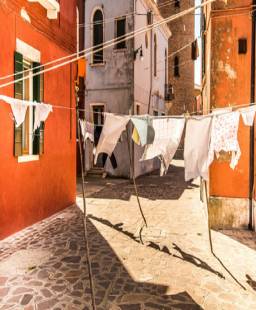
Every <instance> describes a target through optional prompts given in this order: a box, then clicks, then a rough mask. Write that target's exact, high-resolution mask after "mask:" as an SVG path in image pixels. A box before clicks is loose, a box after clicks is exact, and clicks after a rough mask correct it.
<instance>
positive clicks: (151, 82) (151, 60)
mask: <svg viewBox="0 0 256 310" xmlns="http://www.w3.org/2000/svg"><path fill="white" fill-rule="evenodd" d="M151 14H152V16H151V18H152V20H151V25H150V90H149V98H148V114H150V107H151V95H152V84H153V76H152V75H153V68H152V66H153V59H152V57H153V29H152V22H153V12H152V11H151Z"/></svg>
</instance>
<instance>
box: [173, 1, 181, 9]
mask: <svg viewBox="0 0 256 310" xmlns="http://www.w3.org/2000/svg"><path fill="white" fill-rule="evenodd" d="M174 6H175V7H176V8H180V0H175V2H174Z"/></svg>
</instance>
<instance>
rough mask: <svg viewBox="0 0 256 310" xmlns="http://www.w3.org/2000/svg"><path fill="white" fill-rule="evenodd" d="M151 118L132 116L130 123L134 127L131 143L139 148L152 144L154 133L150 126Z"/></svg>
mask: <svg viewBox="0 0 256 310" xmlns="http://www.w3.org/2000/svg"><path fill="white" fill-rule="evenodd" d="M152 120H153V118H152V117H151V116H148V115H146V116H133V117H132V118H131V121H132V123H133V125H134V130H133V134H132V138H133V141H134V142H135V143H137V144H140V145H141V146H145V145H146V144H152V143H153V141H154V138H155V131H154V128H153V125H152Z"/></svg>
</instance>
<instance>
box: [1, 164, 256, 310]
mask: <svg viewBox="0 0 256 310" xmlns="http://www.w3.org/2000/svg"><path fill="white" fill-rule="evenodd" d="M86 181H87V188H88V192H87V209H88V213H89V216H88V221H87V226H88V231H89V246H90V254H91V262H92V271H93V279H94V288H95V294H96V304H97V310H137V309H138V310H165V309H168V310H169V309H175V310H176V309H188V310H190V309H192V310H193V309H209V310H212V309H220V310H222V309H223V310H226V309H232V310H233V309H234V310H236V309H241V310H242V309H243V310H247V309H256V291H255V290H256V282H255V281H256V265H255V262H256V252H255V249H253V248H249V247H248V246H246V245H243V244H242V243H241V242H238V241H237V240H234V239H233V238H230V237H229V236H227V235H225V234H223V233H221V232H214V231H212V237H213V245H214V252H215V254H216V256H217V258H219V259H220V261H219V260H218V259H217V258H216V257H214V256H213V255H212V254H211V252H210V247H209V240H208V230H207V220H206V212H205V209H204V206H203V205H202V204H200V202H199V188H198V184H197V183H185V182H184V169H183V168H182V166H181V163H180V162H177V163H176V165H175V166H173V167H172V168H171V170H170V173H169V174H168V175H167V176H165V177H163V178H159V177H158V176H157V175H153V176H147V177H144V178H140V179H139V180H138V185H139V186H138V188H139V194H140V197H141V203H142V208H143V210H144V212H145V216H146V219H147V222H148V228H146V227H143V222H142V219H141V216H140V213H139V210H138V206H137V201H136V197H135V196H134V189H133V187H132V186H131V184H130V182H129V181H123V180H122V181H120V180H118V181H117V182H115V180H113V179H111V180H110V181H109V182H108V180H107V181H106V182H105V181H104V182H105V183H103V181H102V182H101V183H100V186H99V185H98V184H97V182H96V180H93V182H90V179H87V180H86ZM78 196H79V197H78V200H77V201H78V206H73V207H70V208H67V209H66V210H64V211H62V212H60V213H58V214H56V215H54V216H52V217H50V218H48V219H46V220H44V221H42V222H40V223H38V224H36V225H33V226H31V227H29V228H27V229H25V230H23V231H21V232H19V233H17V234H15V235H13V236H11V237H9V238H7V239H5V240H3V241H1V242H0V310H4V309H15V310H16V309H25V310H33V309H35V310H36V309H39V310H44V309H54V310H57V309H74V310H75V309H91V306H90V286H89V279H88V270H87V264H86V252H85V240H84V231H83V214H82V212H81V210H82V204H81V202H82V201H81V195H78ZM142 227H143V229H142V231H141V228H142ZM141 241H142V242H143V243H142V242H141ZM38 254H40V255H38ZM220 262H221V263H222V264H221V263H220ZM223 266H224V267H225V268H224V267H223ZM228 271H229V272H230V273H229V272H228ZM231 275H232V276H233V277H235V279H236V280H237V281H238V282H239V283H240V285H242V286H244V287H245V289H246V290H244V289H243V288H242V287H241V286H240V285H239V284H238V283H237V282H235V280H234V278H232V276H231Z"/></svg>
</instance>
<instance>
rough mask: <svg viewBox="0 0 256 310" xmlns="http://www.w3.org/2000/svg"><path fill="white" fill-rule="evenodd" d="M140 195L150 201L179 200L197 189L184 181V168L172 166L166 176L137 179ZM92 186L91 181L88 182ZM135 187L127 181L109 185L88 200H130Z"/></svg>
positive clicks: (153, 175)
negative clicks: (188, 192)
mask: <svg viewBox="0 0 256 310" xmlns="http://www.w3.org/2000/svg"><path fill="white" fill-rule="evenodd" d="M136 183H137V187H138V194H139V196H140V197H143V198H146V199H150V200H158V199H159V200H177V199H179V198H180V197H181V195H182V194H183V192H184V191H185V190H186V189H192V188H197V187H198V185H195V184H193V183H191V182H185V180H184V167H178V166H171V167H170V169H169V172H168V174H167V175H166V176H163V177H160V176H159V174H156V173H154V174H150V175H145V176H142V177H139V178H137V180H136ZM88 184H90V179H89V180H88ZM134 195H135V192H134V187H133V185H132V184H131V183H130V182H129V181H127V182H124V183H117V184H113V183H111V184H107V185H106V186H105V187H104V188H103V189H101V190H100V191H98V192H96V193H93V194H90V195H88V196H87V197H88V198H98V199H121V200H127V201H128V200H130V197H131V196H134Z"/></svg>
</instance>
